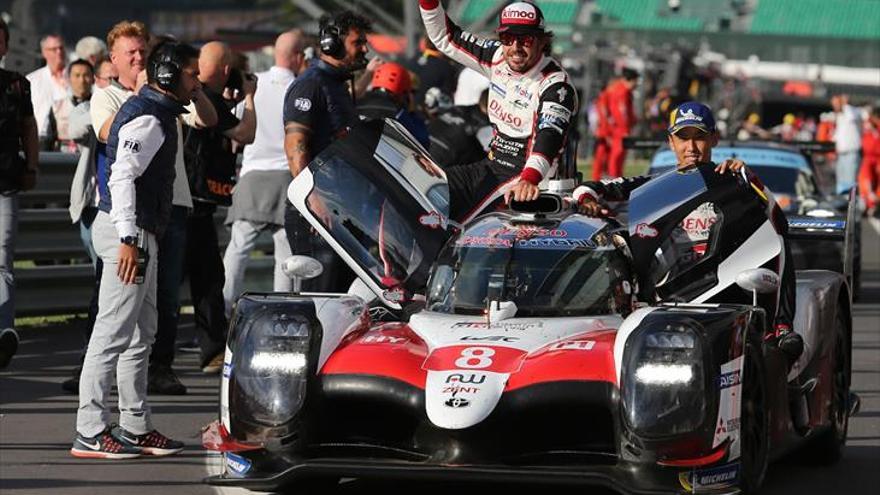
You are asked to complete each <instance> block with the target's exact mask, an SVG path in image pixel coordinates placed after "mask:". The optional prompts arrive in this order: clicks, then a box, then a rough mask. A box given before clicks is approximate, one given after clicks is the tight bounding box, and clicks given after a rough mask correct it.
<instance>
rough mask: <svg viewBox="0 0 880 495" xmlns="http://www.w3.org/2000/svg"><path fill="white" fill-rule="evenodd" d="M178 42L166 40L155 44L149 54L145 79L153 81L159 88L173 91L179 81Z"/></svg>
mask: <svg viewBox="0 0 880 495" xmlns="http://www.w3.org/2000/svg"><path fill="white" fill-rule="evenodd" d="M178 45H179V43H175V42H166V43H162V44H161V45H159V46H157V47H156V48H155V50H154V52H153V53H152V54H151V56H150V64H149V65H148V66H147V79H148V80H150V81H155V82H156V85H157V86H159V88H161V89H163V90H165V91H174V90H175V89H176V88H177V84H178V83H179V82H180V72H181V70H182V69H181V67H180V63H179V62H178V60H177V58H178V56H177V53H176V52H177V46H178Z"/></svg>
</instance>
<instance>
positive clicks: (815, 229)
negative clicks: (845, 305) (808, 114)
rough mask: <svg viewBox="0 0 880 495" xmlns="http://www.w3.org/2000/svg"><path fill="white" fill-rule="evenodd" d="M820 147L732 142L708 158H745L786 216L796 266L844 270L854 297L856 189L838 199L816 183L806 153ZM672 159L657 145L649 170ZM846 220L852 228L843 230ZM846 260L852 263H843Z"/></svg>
mask: <svg viewBox="0 0 880 495" xmlns="http://www.w3.org/2000/svg"><path fill="white" fill-rule="evenodd" d="M635 144H636V145H637V146H639V147H645V146H651V145H653V146H655V149H656V144H659V143H657V142H656V141H654V142H653V144H648V143H647V142H642V143H639V142H638V141H635ZM832 149H833V148H832ZM819 151H828V147H827V144H826V143H813V142H809V143H785V144H784V143H775V142H768V141H730V142H722V143H721V144H720V145H719V146H717V147H715V148H713V149H712V161H714V162H716V163H721V162H722V161H724V160H726V159H728V158H738V159H740V160H743V161H744V162H745V163H746V165H747V166H748V167H750V168H751V169H752V170H753V171H754V172H755V173H756V174H757V175H758V177H760V179H761V182H763V183H764V184H765V185H766V186H767V187H768V188H769V189H770V190H771V191H773V194H774V196H775V198H776V202H777V204H779V206H780V208H782V210H783V211H784V212H785V214H786V216H787V217H788V220H789V231H790V233H791V240H792V242H791V250H792V255H793V256H794V258H795V266H796V267H798V268H802V269H823V270H834V271H838V272H841V273H843V274H845V275H846V276H847V277H848V278H849V279H850V286H851V287H852V291H853V297H854V298H856V299H857V298H858V295H859V292H860V291H861V273H862V255H861V254H862V253H861V252H862V248H861V239H862V236H861V226H860V217H859V215H858V214H857V208H856V203H855V197H856V196H855V194H856V193H855V191H852V192H851V193H850V194H849V195H847V196H843V197H840V196H835V195H830V194H826V193H824V192H823V189H824V190H828V189H829V188H828V187H825V188H822V187H820V181H818V180H817V177H818V176H819V174H818V173H816V170H815V168H814V165H813V162H812V160H811V159H810V153H812V152H819ZM675 162H676V158H675V154H674V153H673V152H672V150H670V149H668V148H666V147H665V145H664V146H661V147H660V149H658V150H657V151H656V152H655V154H654V156H653V158H652V159H651V165H650V168H649V170H648V173H649V174H652V175H654V174H658V173H662V172H664V171H667V170H670V169H672V168H674V167H675ZM850 224H851V225H852V228H850V229H847V225H850ZM847 233H848V234H849V237H846V235H847ZM841 241H842V242H841ZM847 262H851V263H850V264H849V265H847Z"/></svg>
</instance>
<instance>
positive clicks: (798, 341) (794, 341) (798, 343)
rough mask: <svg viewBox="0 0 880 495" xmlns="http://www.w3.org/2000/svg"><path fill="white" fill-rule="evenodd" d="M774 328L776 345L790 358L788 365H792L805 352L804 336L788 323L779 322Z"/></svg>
mask: <svg viewBox="0 0 880 495" xmlns="http://www.w3.org/2000/svg"><path fill="white" fill-rule="evenodd" d="M774 330H775V338H776V346H777V347H779V350H781V351H782V353H783V354H785V357H786V358H788V366H789V367H791V366H792V365H793V364H794V363H795V362H796V361H797V360H798V358H799V357H801V354H803V352H804V338H803V337H802V336H801V334H799V333H797V332H795V331H794V330H792V328H791V325H789V324H787V323H777V324H776V326H775V328H774Z"/></svg>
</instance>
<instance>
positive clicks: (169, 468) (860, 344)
mask: <svg viewBox="0 0 880 495" xmlns="http://www.w3.org/2000/svg"><path fill="white" fill-rule="evenodd" d="M863 233H864V236H865V237H864V238H863V239H864V250H863V259H864V265H863V266H864V268H863V270H864V272H863V273H864V282H863V284H864V292H863V297H862V300H861V301H860V302H859V303H857V304H856V306H855V310H854V324H855V333H854V337H853V347H854V349H853V352H854V354H853V386H852V388H853V391H855V392H857V393H858V394H859V395H860V396H861V398H862V408H861V412H860V413H859V414H858V415H857V416H856V417H854V418H852V419H851V422H850V430H849V441H848V444H847V448H846V452H845V454H844V457H843V460H842V461H841V462H840V463H838V464H836V465H835V466H831V467H817V466H811V465H806V464H804V463H803V462H801V461H799V460H798V459H796V458H793V457H792V458H786V459H783V460H782V461H780V462H777V463H775V464H774V465H772V466H771V467H770V472H769V474H768V477H767V481H766V483H765V486H764V490H763V491H762V493H765V494H771V493H772V494H780V495H789V494H790V495H803V494H814V493H816V494H818V493H823V494H824V493H846V494H848V495H853V494H868V493H876V491H877V487H878V486H880V222H876V221H875V222H874V223H873V224H869V223H866V224H865V229H864V231H863ZM184 334H186V332H184ZM183 336H184V337H185V336H186V335H183ZM21 337H22V342H21V346H20V348H19V353H18V355H16V356H15V357H14V358H13V361H12V364H11V365H10V366H9V367H8V368H7V369H6V370H4V371H2V372H0V493H2V494H3V495H7V494H8V495H30V494H40V495H49V494H58V495H78V494H83V495H85V494H88V495H92V494H94V493H120V494H124V495H139V494H151V495H152V494H155V493H161V494H162V495H176V494H195V495H199V494H204V495H213V494H217V493H220V494H223V495H234V494H239V493H247V492H245V491H244V490H240V489H222V490H220V489H215V488H212V487H209V486H206V485H203V484H201V479H202V478H203V477H204V476H205V475H206V474H208V473H212V472H215V470H216V469H218V468H219V463H218V462H217V458H216V457H213V456H210V455H207V454H206V452H205V451H204V450H202V448H201V446H200V441H199V429H200V427H201V426H202V425H204V424H206V423H208V422H210V421H211V420H213V419H214V418H215V417H216V415H217V389H218V383H219V377H217V376H205V375H203V374H202V373H201V372H200V371H199V370H198V369H197V363H196V362H195V357H194V355H192V354H178V357H177V362H176V365H175V368H176V369H177V370H178V373H179V375H180V377H181V379H182V380H183V382H184V383H185V384H186V386H187V387H188V389H189V394H188V395H186V396H181V397H172V396H153V397H150V403H151V405H152V407H153V417H154V422H155V425H156V427H157V428H158V429H159V430H160V431H162V432H164V433H166V434H167V435H169V436H171V437H173V438H177V439H180V440H183V441H184V442H185V443H186V445H187V446H186V449H185V450H184V451H183V452H181V453H180V454H178V455H176V456H171V457H165V458H141V459H135V460H130V461H94V460H82V459H76V458H73V457H71V456H70V455H69V453H68V450H69V448H70V445H71V442H72V440H73V436H74V423H75V419H76V407H77V401H76V397H75V396H72V395H68V394H65V393H64V392H62V391H61V389H60V383H61V382H62V381H63V380H65V379H66V378H67V377H68V376H70V373H71V370H72V369H73V367H74V365H75V364H76V362H77V359H78V352H79V344H80V337H79V330H78V329H77V328H74V326H73V325H66V326H61V327H58V326H56V327H50V328H41V329H27V330H24V331H22V332H21ZM114 400H115V398H114ZM505 488H507V489H510V488H516V487H501V489H505ZM546 488H547V487H545V488H544V489H546ZM487 489H489V487H486V486H474V485H460V484H455V485H448V484H443V485H435V484H431V485H430V486H425V484H421V485H419V484H416V483H400V482H394V483H390V482H379V481H361V480H352V481H349V482H345V483H343V484H341V485H340V487H339V489H338V492H339V493H344V494H365V493H380V492H382V493H392V492H397V493H400V492H401V491H404V490H412V491H416V490H417V491H418V492H419V493H420V494H421V495H425V494H426V493H438V494H439V493H443V494H444V495H448V494H450V493H455V494H456V495H466V494H471V493H473V494H477V493H479V494H484V493H486V490H487ZM537 489H540V488H537ZM550 489H551V490H552V491H553V493H579V494H582V493H585V492H588V493H600V492H604V491H601V490H588V491H585V490H584V489H583V488H582V487H581V488H571V489H565V488H560V487H555V486H554V487H552V488H550Z"/></svg>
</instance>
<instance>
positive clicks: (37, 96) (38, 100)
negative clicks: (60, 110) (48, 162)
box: [27, 34, 68, 150]
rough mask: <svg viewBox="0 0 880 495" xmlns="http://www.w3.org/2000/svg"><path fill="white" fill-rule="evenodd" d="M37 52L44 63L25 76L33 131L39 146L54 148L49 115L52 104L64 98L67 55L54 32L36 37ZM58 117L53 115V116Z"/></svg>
mask: <svg viewBox="0 0 880 495" xmlns="http://www.w3.org/2000/svg"><path fill="white" fill-rule="evenodd" d="M40 53H41V54H42V55H43V58H44V59H45V60H46V65H45V66H43V67H40V68H39V69H37V70H35V71H33V72H31V73H30V74H28V75H27V78H28V81H30V83H31V100H32V101H33V104H34V118H35V119H37V132H38V133H39V135H40V149H41V150H49V149H54V146H55V138H56V136H55V134H54V130H53V129H52V122H51V119H50V115H51V114H52V110H53V108H54V107H55V106H60V105H61V103H62V102H63V101H64V99H65V98H67V87H68V84H67V63H66V62H67V57H66V53H65V51H64V39H63V38H61V36H60V35H57V34H49V35H46V36H44V37H43V39H41V40H40ZM57 118H59V117H56V119H57Z"/></svg>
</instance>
